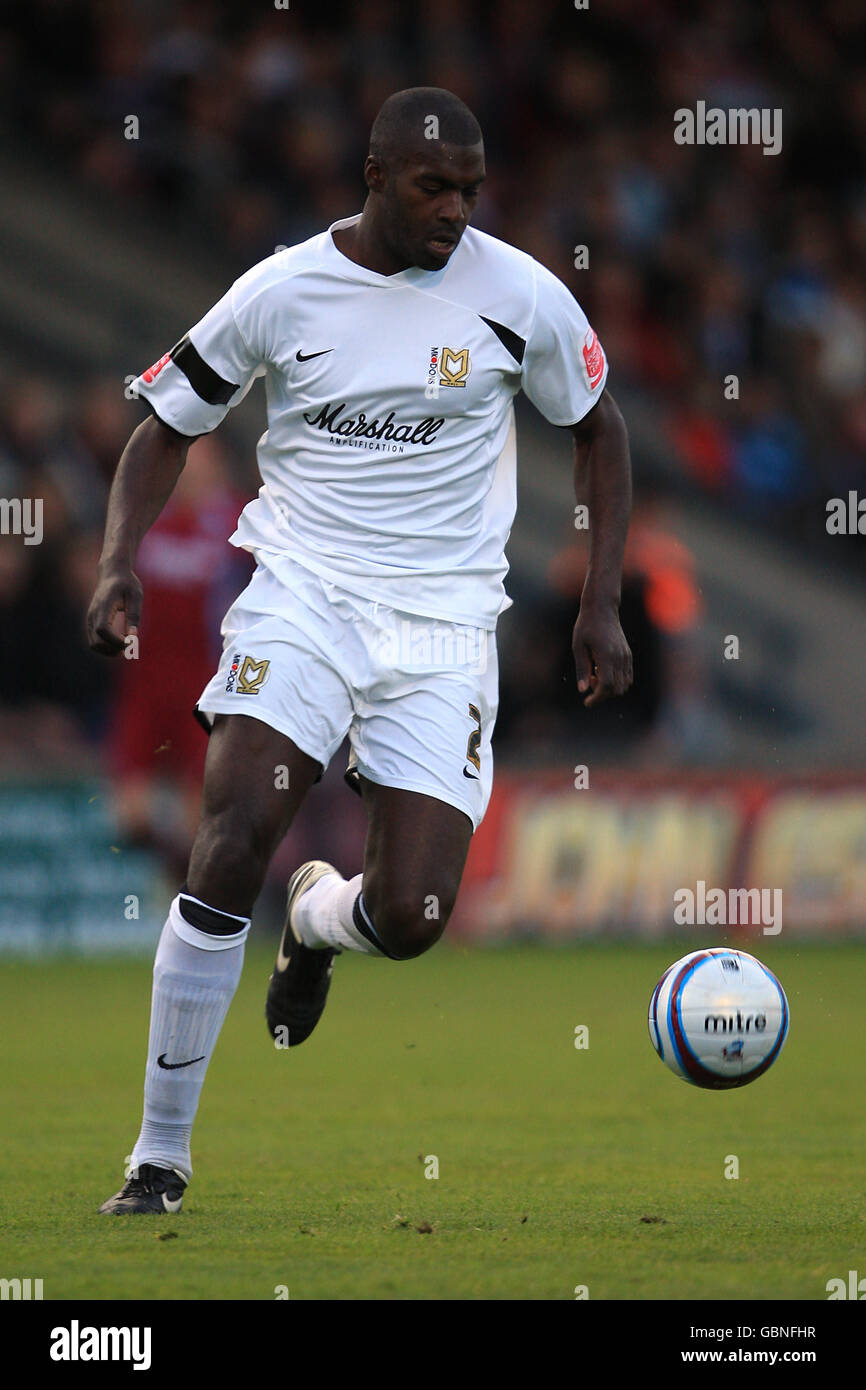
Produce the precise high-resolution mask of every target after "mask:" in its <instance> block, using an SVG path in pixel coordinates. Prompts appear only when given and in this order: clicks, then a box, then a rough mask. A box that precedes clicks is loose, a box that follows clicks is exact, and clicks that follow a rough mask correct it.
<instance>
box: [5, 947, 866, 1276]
mask: <svg viewBox="0 0 866 1390" xmlns="http://www.w3.org/2000/svg"><path fill="white" fill-rule="evenodd" d="M694 944H695V943H694V942H691V943H686V944H685V945H678V944H676V943H675V944H673V945H670V944H669V945H666V946H662V947H657V946H653V947H651V948H650V947H644V946H621V945H610V946H605V945H585V946H579V947H574V948H568V949H543V948H540V947H533V946H518V947H509V948H507V949H499V950H486V951H481V950H477V949H465V948H462V947H459V946H456V947H449V946H448V945H446V944H444V943H443V944H442V945H440V946H439V947H437V948H436V949H435V950H434V951H432V952H430V953H429V954H428V955H426V956H424V957H422V958H421V959H419V960H418V961H415V962H411V963H406V964H400V965H395V964H392V963H390V962H384V961H373V960H369V959H363V958H360V957H355V956H347V955H344V956H342V957H341V959H340V960H339V961H338V962H337V967H336V971H335V975H334V984H333V987H332V991H331V998H330V1001H329V1004H328V1008H327V1010H326V1012H325V1015H324V1017H323V1019H322V1022H321V1023H320V1025H319V1027H318V1029H317V1031H316V1033H315V1034H314V1035H313V1037H312V1038H311V1039H310V1040H309V1041H308V1042H307V1043H305V1044H304V1045H303V1046H302V1047H299V1048H298V1049H296V1050H295V1049H292V1050H291V1051H278V1050H276V1049H275V1048H274V1046H273V1045H272V1043H271V1041H270V1039H269V1038H268V1035H267V1031H266V1028H265V1023H264V1019H263V1016H262V1014H263V1006H264V994H265V988H266V984H267V978H268V974H269V973H270V969H271V963H272V958H273V953H272V950H271V948H270V946H267V947H266V946H265V945H264V944H259V945H256V944H251V946H250V948H249V950H248V953H247V962H246V967H245V970H244V977H243V980H242V982H241V986H240V989H239V991H238V994H237V997H236V999H235V1002H234V1004H233V1006H232V1009H231V1011H230V1013H229V1017H228V1020H227V1023H226V1025H225V1028H224V1030H223V1033H222V1036H221V1038H220V1041H219V1045H218V1047H217V1051H216V1055H215V1057H214V1060H213V1062H212V1063H211V1067H210V1071H209V1074H208V1078H207V1082H206V1085H205V1089H204V1095H203V1099H202V1104H201V1109H200V1112H199V1119H198V1123H197V1126H196V1130H195V1133H194V1136H193V1140H194V1142H193V1161H194V1163H195V1165H196V1172H195V1176H194V1179H193V1183H192V1185H191V1187H190V1189H189V1193H188V1195H187V1197H186V1201H185V1210H184V1211H183V1213H181V1215H179V1216H177V1217H169V1216H165V1217H157V1218H150V1217H136V1218H116V1217H101V1216H98V1215H97V1214H96V1208H97V1206H98V1205H99V1203H100V1202H101V1201H102V1200H103V1199H104V1198H105V1197H107V1196H109V1195H110V1194H111V1193H112V1192H114V1191H116V1189H117V1188H118V1187H119V1186H120V1184H121V1181H122V1167H123V1156H124V1154H125V1153H127V1152H128V1151H129V1149H131V1147H132V1143H133V1140H134V1138H135V1135H136V1133H137V1130H138V1123H139V1118H140V1098H141V1087H142V1078H143V1066H144V1049H145V1046H146V1037H147V1019H148V1009H149V996H150V967H149V965H148V964H145V963H141V962H116V961H111V962H99V961H89V962H82V961H78V960H63V961H61V960H55V961H51V962H47V963H45V962H42V963H29V962H28V963H23V962H8V961H7V962H5V963H4V964H3V965H2V967H0V1001H2V1005H0V1007H2V1017H3V1019H4V1020H5V1026H4V1029H3V1034H4V1036H3V1042H4V1047H3V1053H4V1066H3V1069H2V1080H0V1107H2V1114H3V1116H4V1119H3V1123H2V1136H0V1157H2V1173H3V1176H2V1183H0V1275H2V1276H3V1277H6V1278H11V1277H14V1276H18V1277H27V1276H29V1277H31V1278H42V1279H43V1281H44V1293H45V1298H46V1299H51V1298H64V1299H67V1298H68V1299H86V1298H97V1299H98V1298H123V1299H138V1298H144V1299H151V1298H158V1299H183V1298H187V1299H228V1298H242V1299H273V1298H275V1297H276V1296H277V1294H278V1292H279V1291H281V1290H283V1289H285V1290H287V1291H288V1295H289V1297H290V1298H291V1299H293V1300H294V1299H332V1298H333V1299H359V1298H371V1299H449V1298H454V1299H483V1298H492V1299H573V1298H574V1297H575V1288H576V1286H579V1285H584V1286H586V1287H587V1289H588V1292H589V1297H590V1298H591V1299H644V1298H653V1299H658V1298H662V1299H704V1298H725V1299H768V1298H774V1299H775V1298H783V1299H801V1298H802V1299H825V1298H826V1296H827V1295H826V1288H825V1286H826V1283H827V1280H828V1279H830V1278H834V1277H837V1276H841V1277H843V1278H844V1277H846V1276H847V1271H848V1270H849V1269H862V1268H863V1261H864V1243H863V1221H864V1217H866V1198H864V1194H863V1183H862V1172H863V1170H862V1156H863V1153H864V1151H866V1114H864V1107H863V1103H862V1102H863V1093H864V1067H863V1046H862V1019H863V998H864V989H863V983H862V982H863V979H864V976H866V969H864V968H866V946H862V945H838V946H802V947H793V946H785V945H781V944H779V943H776V942H773V943H766V942H763V941H762V942H760V943H759V944H758V946H757V947H756V952H757V954H758V955H760V956H761V958H762V959H764V960H765V961H766V963H767V964H768V965H769V966H770V967H771V968H772V969H773V970H775V971H776V973H777V974H778V976H779V978H780V980H781V981H782V984H783V986H784V987H785V990H786V992H787V994H788V999H789V1002H790V1005H791V1031H790V1035H789V1038H788V1042H787V1044H786V1046H785V1048H784V1050H783V1052H782V1054H781V1056H780V1058H779V1060H778V1061H777V1063H776V1065H775V1066H774V1067H773V1068H772V1069H771V1070H770V1072H768V1073H767V1075H766V1076H764V1077H762V1078H761V1079H760V1080H758V1081H757V1082H756V1083H754V1084H753V1085H751V1086H747V1087H744V1088H743V1089H742V1090H739V1091H730V1092H723V1093H710V1092H703V1091H699V1090H697V1089H696V1088H694V1087H692V1086H689V1085H686V1084H685V1083H683V1082H681V1081H679V1080H677V1079H676V1078H675V1077H674V1076H672V1075H671V1073H670V1072H669V1071H668V1070H667V1068H666V1067H664V1066H663V1065H662V1064H661V1062H659V1060H658V1058H657V1057H656V1056H655V1053H654V1051H653V1049H652V1047H651V1045H650V1041H649V1037H648V1034H647V1028H646V1011H647V1004H648V1001H649V996H650V992H651V990H652V988H653V986H654V985H655V983H656V980H657V978H658V976H659V975H660V973H661V971H662V969H663V968H664V967H665V966H667V965H668V964H670V962H671V961H672V960H674V959H676V957H677V956H678V955H681V954H683V953H684V951H685V950H687V949H692V948H693V946H694ZM578 1024H584V1025H586V1026H587V1027H588V1029H589V1047H588V1049H586V1050H577V1049H576V1048H575V1046H574V1035H575V1027H576V1026H577V1025H578ZM731 1155H734V1156H736V1158H737V1159H738V1162H739V1178H738V1179H735V1180H734V1179H726V1178H725V1176H724V1174H725V1168H726V1165H727V1167H728V1169H729V1170H730V1169H731V1167H732V1165H731V1163H730V1156H731ZM433 1157H435V1158H436V1159H437V1160H438V1172H439V1176H438V1178H433V1177H426V1176H425V1173H426V1172H431V1173H432V1171H433V1169H434V1165H433V1163H432V1158H433Z"/></svg>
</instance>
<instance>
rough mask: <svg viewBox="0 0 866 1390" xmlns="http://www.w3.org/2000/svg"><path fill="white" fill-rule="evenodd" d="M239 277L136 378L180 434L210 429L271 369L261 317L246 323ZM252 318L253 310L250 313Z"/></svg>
mask: <svg viewBox="0 0 866 1390" xmlns="http://www.w3.org/2000/svg"><path fill="white" fill-rule="evenodd" d="M246 279H247V277H246V276H244V277H242V278H241V280H239V281H236V282H235V284H234V285H233V286H232V288H231V289H230V290H229V291H228V293H227V294H224V295H223V297H222V299H221V300H219V302H218V303H217V304H215V305H214V306H213V308H212V309H209V310H208V312H207V313H206V314H205V316H204V318H202V319H200V320H199V322H198V323H197V324H196V325H195V327H194V328H191V329H190V330H189V332H188V333H185V334H184V336H183V337H182V338H181V340H180V342H178V343H175V345H174V347H173V348H172V349H171V351H170V352H166V353H164V355H163V356H162V357H160V358H159V360H158V361H157V362H154V364H153V366H152V367H148V369H147V371H146V372H142V373H141V375H140V376H138V377H136V379H135V381H134V382H133V383H132V393H133V394H135V395H138V396H141V397H143V398H144V400H146V401H147V402H148V404H149V405H150V406H151V408H152V410H153V412H154V414H155V415H157V416H158V417H159V419H160V420H162V421H163V422H164V423H165V424H166V425H170V426H171V428H172V429H173V430H177V432H178V433H179V434H186V435H190V436H195V435H199V434H208V433H209V432H210V431H211V430H215V429H216V427H217V425H219V424H221V422H222V421H223V420H224V419H225V417H226V415H227V413H228V411H229V410H231V409H232V407H233V406H236V405H238V404H239V402H240V401H242V400H243V398H244V396H245V395H246V394H247V391H249V389H250V387H251V386H252V384H253V382H254V381H255V379H256V377H258V376H264V374H265V371H266V370H267V366H266V359H265V356H264V349H263V347H262V346H261V344H258V345H257V343H256V341H255V336H256V335H255V332H254V331H253V333H252V340H251V329H252V330H255V327H256V323H257V319H256V317H255V316H253V318H252V320H251V321H249V322H247V323H246V324H245V327H246V329H247V331H246V332H243V331H242V326H241V322H240V320H241V318H242V317H244V299H245V296H244V295H243V294H242V291H243V289H244V287H245V281H246ZM246 317H247V318H248V319H249V315H247V316H246Z"/></svg>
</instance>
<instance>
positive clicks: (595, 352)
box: [583, 328, 604, 391]
mask: <svg viewBox="0 0 866 1390" xmlns="http://www.w3.org/2000/svg"><path fill="white" fill-rule="evenodd" d="M583 360H584V363H585V364H586V377H587V381H588V382H589V389H590V391H594V390H595V388H596V386H598V383H599V382H600V381H601V379H602V377H603V376H604V351H603V349H602V346H601V343H600V342H599V341H598V334H597V333H596V332H595V331H594V330H593V329H592V328H589V329H587V332H586V337H585V339H584V342H583Z"/></svg>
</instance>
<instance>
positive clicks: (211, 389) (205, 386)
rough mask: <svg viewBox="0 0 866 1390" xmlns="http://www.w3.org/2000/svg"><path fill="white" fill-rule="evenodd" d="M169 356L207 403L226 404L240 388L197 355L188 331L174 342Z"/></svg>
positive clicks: (197, 393)
mask: <svg viewBox="0 0 866 1390" xmlns="http://www.w3.org/2000/svg"><path fill="white" fill-rule="evenodd" d="M169 356H170V358H171V360H172V362H173V363H174V364H175V366H176V367H180V369H181V371H182V372H183V374H184V376H185V377H186V379H187V381H188V382H189V384H190V386H191V387H192V389H193V391H195V393H196V395H197V396H200V397H201V399H202V400H203V401H207V403H208V405H228V403H229V401H230V400H231V398H232V396H233V395H234V393H235V391H238V390H240V387H239V386H235V385H233V384H232V382H230V381H223V379H222V377H221V376H219V375H218V374H217V373H216V372H215V371H214V369H213V367H209V366H208V364H207V362H205V360H204V358H203V357H199V355H198V353H197V352H196V350H195V348H194V347H193V345H192V343H191V342H190V337H189V334H188V333H184V335H183V337H182V338H181V340H180V342H179V343H175V345H174V347H173V348H172V350H171V352H170V353H169Z"/></svg>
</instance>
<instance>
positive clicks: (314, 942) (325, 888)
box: [293, 873, 383, 956]
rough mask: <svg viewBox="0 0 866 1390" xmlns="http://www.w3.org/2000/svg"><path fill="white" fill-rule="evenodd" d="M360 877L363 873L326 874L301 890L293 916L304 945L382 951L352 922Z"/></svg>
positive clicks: (319, 948)
mask: <svg viewBox="0 0 866 1390" xmlns="http://www.w3.org/2000/svg"><path fill="white" fill-rule="evenodd" d="M363 878H364V875H363V874H356V875H355V877H354V878H350V879H348V880H347V879H345V878H343V875H342V874H338V873H333V874H325V875H324V877H322V878H320V879H319V880H318V881H317V882H316V883H314V884H313V886H312V888H308V889H307V891H306V893H302V894H301V896H300V898H299V899H298V902H297V906H296V907H295V910H294V917H293V920H294V925H295V927H296V929H297V931H298V935H299V936H300V938H301V940H302V941H303V943H304V945H305V946H309V947H310V948H311V949H312V950H313V951H323V950H324V949H325V947H326V946H331V947H336V949H337V950H339V951H363V952H364V954H365V955H368V956H381V955H382V954H383V953H382V952H381V951H377V950H376V947H375V946H374V945H373V943H372V941H368V940H367V938H366V937H365V936H362V935H361V933H360V932H359V931H358V928H357V927H356V926H355V920H354V916H353V913H354V908H355V899H356V898H357V896H358V894H359V893H360V891H361V884H362V882H363Z"/></svg>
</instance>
